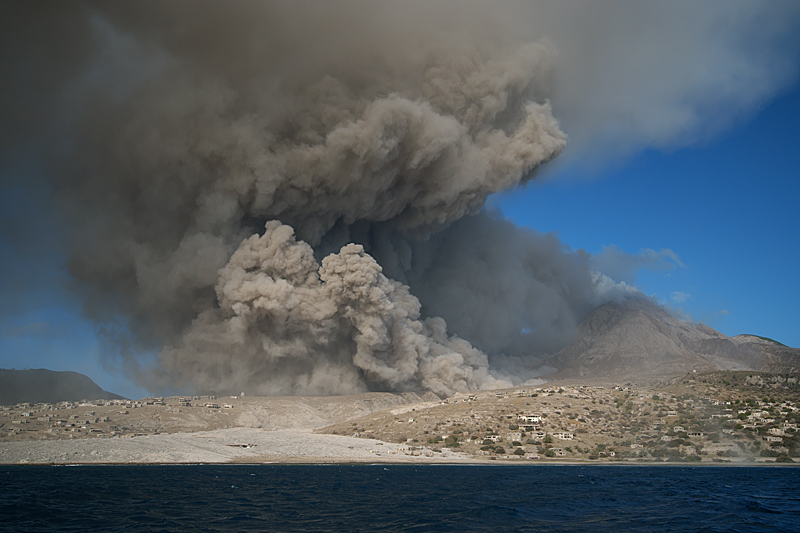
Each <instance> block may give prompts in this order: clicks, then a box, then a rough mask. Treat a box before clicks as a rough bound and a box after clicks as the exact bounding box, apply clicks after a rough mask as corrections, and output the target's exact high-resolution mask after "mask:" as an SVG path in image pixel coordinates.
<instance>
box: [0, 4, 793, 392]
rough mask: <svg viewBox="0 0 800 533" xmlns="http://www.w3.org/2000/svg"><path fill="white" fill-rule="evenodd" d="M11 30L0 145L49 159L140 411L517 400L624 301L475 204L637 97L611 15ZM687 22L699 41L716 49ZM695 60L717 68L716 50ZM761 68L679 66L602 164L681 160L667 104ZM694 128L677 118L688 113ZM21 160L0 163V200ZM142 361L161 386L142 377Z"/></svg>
mask: <svg viewBox="0 0 800 533" xmlns="http://www.w3.org/2000/svg"><path fill="white" fill-rule="evenodd" d="M715 5H717V7H718V6H719V4H715ZM736 5H737V6H738V7H737V10H734V13H733V15H730V16H729V17H727V18H726V20H727V21H728V22H730V24H729V25H728V26H725V28H734V29H737V31H738V28H740V27H741V25H746V20H747V17H748V16H751V15H752V14H753V11H752V10H750V9H744V8H742V5H740V4H736ZM651 7H652V6H651ZM661 9H662V8H658V9H654V11H653V12H656V11H659V10H661ZM700 9H701V10H705V9H706V8H700ZM754 9H756V11H758V8H754ZM625 10H630V11H631V12H632V13H634V14H636V17H637V18H636V20H638V21H639V22H641V23H642V24H643V25H644V28H639V29H636V25H635V24H631V23H625V22H623V19H624V17H621V16H620V13H622V12H623V11H625ZM15 11H18V12H19V13H18V16H15V17H11V19H14V20H16V21H17V22H18V24H17V25H16V26H17V27H16V29H15V28H11V27H9V31H8V32H3V34H4V39H6V41H7V44H8V45H9V46H8V47H6V46H4V47H3V48H4V50H5V52H4V56H3V63H4V65H6V69H7V72H9V73H10V75H9V78H10V79H13V80H15V83H11V84H9V85H8V86H7V88H6V89H4V91H5V94H7V95H8V98H3V99H2V100H3V103H0V105H1V106H2V108H0V109H2V112H3V116H4V117H8V118H9V120H8V121H4V124H5V125H4V127H3V128H2V137H0V138H2V139H3V141H4V143H5V141H6V140H8V141H9V144H6V145H5V146H12V145H13V146H14V148H15V149H16V148H17V147H19V146H28V147H31V148H29V149H30V150H31V151H32V153H34V154H36V156H41V157H42V158H43V159H44V160H45V161H46V163H45V164H46V166H47V167H48V172H49V178H48V182H49V186H50V188H51V189H52V191H53V192H52V197H53V198H54V200H53V201H54V203H55V204H56V208H57V215H58V219H59V220H60V221H62V222H63V224H64V227H65V229H64V230H63V233H64V234H65V237H64V245H65V246H66V249H67V250H68V269H69V273H70V275H71V277H72V280H73V289H74V290H75V291H76V293H77V294H79V295H80V298H81V300H82V302H83V307H84V312H85V314H86V315H87V316H89V317H90V318H92V319H93V320H95V321H97V322H98V323H99V324H102V325H103V328H104V329H105V331H107V333H108V335H107V340H108V342H109V345H110V346H115V350H114V351H115V352H116V353H117V355H119V356H120V357H121V358H122V362H123V367H124V368H126V369H127V370H128V371H129V372H134V373H135V374H136V375H137V377H138V379H139V380H140V382H143V383H145V384H147V385H148V386H150V387H153V388H156V389H158V388H161V389H167V388H172V389H173V390H174V389H176V388H177V389H180V390H203V391H216V392H238V391H241V390H246V391H248V392H255V393H268V394H320V393H321V394H333V393H347V392H354V391H363V390H408V389H415V390H416V389H428V390H433V391H435V392H437V393H440V394H448V393H450V392H452V391H454V390H465V389H475V388H485V387H493V386H497V385H499V384H502V383H504V382H501V381H498V380H502V379H507V380H509V381H520V380H525V379H531V378H535V377H536V376H537V375H538V374H539V373H540V371H539V370H537V367H538V363H537V361H538V360H539V359H538V358H539V356H541V355H543V354H546V353H548V352H551V351H553V350H556V349H558V348H559V347H560V346H562V345H564V344H566V343H567V342H569V341H570V340H571V339H572V336H573V335H574V331H575V326H576V324H578V323H579V322H580V321H581V320H582V319H583V318H584V317H585V316H587V315H588V313H589V312H590V311H591V309H593V307H594V306H596V305H598V304H599V303H602V301H604V299H607V298H609V297H611V296H609V295H611V294H618V293H619V292H620V291H619V290H617V289H614V288H613V287H612V288H609V287H608V279H607V278H602V281H603V283H599V282H598V279H601V278H598V275H597V274H596V273H594V272H593V271H592V261H591V258H590V257H589V256H588V254H585V253H583V252H580V251H578V252H575V251H572V250H570V249H569V248H568V247H567V246H565V245H564V244H562V243H561V242H559V241H558V239H557V238H556V237H555V236H553V235H541V234H538V233H536V232H534V231H532V230H523V229H519V228H516V227H514V226H513V225H511V224H510V223H508V222H506V221H504V220H502V219H501V218H500V217H499V216H498V215H496V214H493V213H490V212H487V211H485V210H484V209H483V206H484V203H485V202H486V200H487V198H488V197H489V196H490V195H492V194H493V193H495V192H498V191H502V190H508V189H511V188H514V187H517V186H520V185H524V184H525V183H526V182H527V181H528V180H530V179H532V178H533V177H534V176H535V175H536V174H537V172H538V171H539V169H541V168H542V165H544V164H545V163H547V162H549V161H551V160H553V159H554V158H555V157H556V156H557V155H558V154H559V153H560V152H561V151H562V150H563V149H564V148H565V146H566V139H567V135H566V134H565V133H564V131H566V132H567V133H569V134H570V135H571V136H574V137H575V139H576V141H577V142H576V145H577V146H578V148H579V149H582V148H585V147H586V146H589V145H591V144H592V143H590V142H589V141H590V140H591V139H595V140H598V142H597V143H596V145H597V146H604V144H603V143H604V142H605V141H604V140H603V138H604V137H605V136H606V135H607V133H608V131H607V130H606V129H604V128H601V127H600V126H599V125H604V124H607V123H608V117H607V116H605V115H603V112H604V111H602V110H603V109H606V110H609V109H610V110H611V112H614V111H613V110H615V109H616V110H617V111H618V112H620V110H621V109H623V108H622V107H621V106H622V104H621V102H626V101H628V100H627V99H626V94H627V95H633V94H638V91H639V87H640V86H641V84H642V83H643V82H642V81H641V80H640V79H639V78H638V77H637V79H630V76H628V77H627V78H626V80H627V81H628V82H630V86H624V87H623V86H619V85H614V86H613V87H612V86H607V85H604V84H607V80H609V79H616V78H617V77H618V76H619V75H620V74H622V73H624V72H626V69H627V68H629V67H631V66H632V65H633V66H635V65H637V64H638V63H637V61H633V60H631V58H630V57H628V56H626V55H625V54H619V53H618V52H619V50H620V46H621V43H619V42H618V40H617V38H618V36H619V35H620V34H619V33H614V32H612V31H611V30H612V29H620V31H622V30H624V31H622V33H621V35H622V36H623V37H624V38H625V39H630V43H629V45H630V46H631V47H632V48H635V46H636V44H637V39H638V40H640V41H641V40H644V41H647V42H649V41H648V39H650V37H649V36H648V34H647V32H646V31H644V30H645V29H647V28H650V27H654V24H655V23H656V22H660V21H661V20H663V17H654V16H653V13H652V12H648V11H642V10H641V9H639V8H637V7H634V6H633V4H630V3H626V2H612V3H611V4H609V8H608V10H607V11H604V12H602V13H598V12H597V9H596V8H595V7H592V6H590V5H588V4H583V3H569V2H568V3H565V4H564V7H557V8H556V7H554V6H553V5H549V4H541V5H539V4H530V3H513V2H509V3H504V4H502V5H501V6H497V5H495V4H492V5H489V4H484V3H477V2H457V3H447V2H440V3H435V4H433V5H431V4H430V3H424V2H419V3H417V2H398V3H389V2H326V3H310V2H309V3H306V2H293V3H277V2H276V3H259V2H253V3H246V2H242V3H235V4H230V3H225V4H223V3H217V2H203V1H200V2H171V3H156V2H139V3H124V4H123V3H119V4H107V3H93V2H84V3H74V4H70V5H68V6H65V5H64V4H63V3H53V4H49V3H38V4H36V5H35V6H34V7H18V8H17V9H15ZM670 13H672V14H673V15H674V14H675V12H672V11H671V12H670ZM698 18H699V20H700V21H701V22H700V23H699V26H698V24H696V23H695V22H692V24H690V25H689V26H690V27H691V28H692V32H694V33H691V34H692V35H695V33H696V35H700V34H701V32H700V31H699V28H701V27H703V26H702V24H704V23H705V24H708V25H710V24H711V22H710V20H711V19H710V18H709V17H706V16H701V17H698ZM59 20H68V21H70V24H65V25H61V24H59V23H58V21H59ZM667 20H671V21H672V22H675V24H677V19H676V18H675V17H672V18H667ZM770 20H772V19H770ZM703 21H704V22H703ZM731 21H733V22H736V23H737V24H738V25H737V24H733V22H731ZM6 26H9V23H8V20H6V22H5V24H4V28H5V27H6ZM725 28H723V29H725ZM12 30H13V31H12ZM23 30H26V31H23ZM589 30H591V31H589ZM772 30H773V33H775V34H780V33H781V31H782V29H781V28H774V27H773V28H772ZM615 31H616V30H615ZM731 31H732V30H731ZM587 36H588V37H587ZM615 36H617V37H615ZM590 37H591V38H592V39H596V41H593V43H588V44H587V38H590ZM708 38H709V39H711V40H712V41H713V42H715V43H717V42H719V43H722V44H719V47H718V48H719V49H721V50H727V49H728V48H726V46H727V43H728V42H729V41H731V32H730V31H727V30H726V31H724V32H723V36H722V37H721V38H717V37H708ZM590 40H591V39H590ZM670 42H672V43H673V44H675V43H677V42H678V39H677V37H676V38H675V39H674V40H672V41H670ZM698 42H701V43H702V42H703V40H702V39H700V38H699V37H698ZM581 43H582V44H581ZM589 44H592V46H589ZM584 45H585V46H584ZM576 46H578V48H576ZM10 50H18V52H14V53H12V52H9V51H10ZM581 50H583V51H581ZM668 50H669V52H668V53H669V54H674V56H671V57H673V58H683V57H684V56H686V55H687V52H686V50H683V49H676V48H675V47H674V46H670V47H668ZM620 57H621V59H620ZM726 57H727V56H724V57H722V60H720V63H725V60H726ZM760 57H763V54H762V55H759V54H753V55H751V56H748V55H747V54H744V56H743V57H741V58H739V61H737V62H736V64H734V65H728V66H726V65H725V64H723V65H722V66H719V65H717V66H718V67H719V68H717V69H716V70H715V71H713V72H711V73H710V74H708V75H707V76H706V77H701V78H702V79H700V81H698V79H697V78H696V77H693V76H691V75H688V74H687V73H689V74H691V73H692V72H693V70H692V69H693V68H696V67H697V66H698V63H696V62H695V63H692V64H691V65H689V66H687V67H686V72H682V71H681V68H682V67H675V68H672V69H666V74H667V75H669V76H676V77H677V78H678V80H677V81H676V82H675V84H674V86H675V88H674V90H672V91H667V92H666V93H663V94H662V93H654V94H652V95H650V96H648V97H647V98H645V99H644V101H643V103H642V105H638V103H637V105H633V106H631V107H630V108H625V109H630V110H631V111H630V114H629V115H625V117H624V120H622V122H623V123H625V124H629V125H631V127H630V128H628V129H625V133H624V134H623V135H619V136H618V137H619V140H620V142H622V143H623V144H625V146H628V147H631V146H633V147H635V146H640V145H642V144H658V145H668V144H670V143H673V142H676V141H675V139H676V138H679V137H681V136H682V135H683V134H684V133H686V132H687V131H692V130H693V129H696V126H697V124H699V123H700V121H693V120H688V121H687V120H684V121H681V120H677V119H676V118H675V117H674V116H673V117H672V118H670V119H669V120H667V121H666V122H664V121H663V120H662V119H663V118H664V117H665V116H667V115H670V109H671V107H670V106H671V102H674V101H675V100H682V101H684V100H685V99H683V97H684V96H685V95H686V94H688V93H691V94H695V93H698V94H699V93H702V92H703V91H698V90H697V87H701V88H711V89H713V88H714V87H718V86H719V84H720V83H726V80H729V79H730V77H731V76H734V75H737V74H736V73H737V72H742V70H741V69H739V67H740V66H742V65H744V66H748V65H750V66H752V65H753V64H755V63H757V61H756V59H758V58H760ZM592 58H598V64H597V65H595V66H592V65H591V64H590V63H591V62H592V61H593V60H592ZM610 58H613V59H614V61H611V60H610ZM606 60H608V61H606ZM669 64H670V65H673V66H674V65H675V64H677V62H673V63H669ZM32 65H35V66H36V68H35V69H32V68H30V67H31V66H32ZM605 66H609V69H608V71H605V72H603V73H602V75H601V74H600V73H598V69H600V70H602V69H601V68H600V67H603V68H604V67H605ZM773 66H774V65H773ZM778 67H780V65H778ZM778 67H775V68H772V67H770V68H766V67H765V68H762V69H755V70H753V72H756V73H757V74H759V75H761V78H760V79H762V82H761V83H760V84H759V86H758V87H757V88H755V89H753V90H751V91H748V90H745V89H742V90H741V91H735V92H734V93H732V94H731V95H727V96H729V98H728V99H727V100H726V101H729V102H733V103H735V104H740V103H744V104H747V105H751V106H753V105H756V104H757V103H758V102H760V101H761V100H763V98H764V97H765V96H764V95H767V94H771V91H772V92H774V90H776V88H777V87H779V86H780V85H781V83H783V82H784V81H785V77H786V76H785V72H786V69H782V68H778ZM742 68H744V67H742ZM676 69H677V70H676ZM737 69H739V70H737ZM654 70H655V68H654ZM765 72H766V73H767V74H769V73H775V72H777V73H778V74H780V75H778V74H775V75H771V76H766V75H764V73H765ZM42 73H44V74H42ZM655 77H656V78H658V76H655ZM641 78H642V79H644V78H647V80H645V83H646V84H648V83H650V78H652V77H647V76H644V75H643V76H641ZM681 79H683V80H684V81H685V83H683V84H682V83H681V82H680V80H681ZM593 80H594V81H597V80H600V81H602V82H603V83H600V84H598V85H597V87H599V90H595V89H594V88H593ZM709 80H711V81H709ZM653 83H656V82H653ZM698 83H699V85H698ZM637 84H638V85H637ZM612 85H613V84H612ZM648 86H649V85H648ZM647 94H649V93H647ZM703 94H705V93H703ZM10 101H13V102H14V104H13V105H11V104H9V102H10ZM637 102H638V101H637ZM698 102H700V103H697V102H694V101H689V103H688V104H686V105H687V106H688V109H690V110H694V111H697V112H698V113H699V114H701V115H702V114H703V113H704V112H705V107H704V105H705V104H704V102H706V100H705V99H703V98H700V99H699V100H698ZM554 109H555V110H556V112H555V113H554V112H553V110H554ZM651 111H652V113H651ZM714 112H715V113H716V109H715V110H714ZM554 114H555V116H556V117H558V116H559V114H561V116H563V117H564V121H563V123H561V124H560V123H559V122H558V121H557V120H556V118H554ZM620 116H621V115H620ZM676 116H678V117H679V116H680V115H676ZM714 116H724V113H723V114H722V115H719V114H716V115H714ZM676 120H677V124H678V125H677V126H670V124H673V123H676ZM653 132H661V133H659V134H657V135H656V134H655V133H653ZM15 158H16V159H15ZM18 159H19V157H18V156H14V155H13V153H12V150H10V149H5V150H4V151H3V160H2V164H3V176H4V179H6V176H7V175H8V172H7V170H8V168H9V165H10V164H9V163H8V161H12V162H13V163H14V165H18V164H19V161H18ZM623 289H625V290H628V289H629V287H623ZM615 291H616V292H615ZM147 352H156V353H157V358H156V364H155V365H154V366H150V365H149V364H146V363H141V364H140V363H139V360H140V356H139V355H138V354H141V353H147ZM508 376H512V377H511V378H509V377H508Z"/></svg>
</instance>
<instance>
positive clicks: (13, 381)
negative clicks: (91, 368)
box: [0, 368, 122, 405]
mask: <svg viewBox="0 0 800 533" xmlns="http://www.w3.org/2000/svg"><path fill="white" fill-rule="evenodd" d="M120 398H122V396H118V395H116V394H113V393H110V392H108V391H104V390H103V389H101V388H100V387H99V386H98V385H97V384H96V383H95V382H94V381H92V380H91V379H90V378H89V377H87V376H85V375H83V374H79V373H77V372H55V371H53V370H45V369H43V368H39V369H34V370H7V369H1V368H0V405H14V404H17V403H23V402H24V403H56V402H64V401H78V400H111V399H120Z"/></svg>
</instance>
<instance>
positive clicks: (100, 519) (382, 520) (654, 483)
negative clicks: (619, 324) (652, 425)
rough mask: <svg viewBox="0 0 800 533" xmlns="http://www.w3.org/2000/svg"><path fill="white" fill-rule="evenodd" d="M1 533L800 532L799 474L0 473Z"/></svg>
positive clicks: (583, 469)
mask: <svg viewBox="0 0 800 533" xmlns="http://www.w3.org/2000/svg"><path fill="white" fill-rule="evenodd" d="M0 531H24V532H34V531H48V532H50V531H56V532H58V531H81V532H83V531H148V532H150V531H155V532H158V531H164V532H167V531H192V532H195V531H197V532H202V531H237V532H238V531H303V532H308V531H435V532H448V531H549V532H557V531H615V532H617V531H654V532H656V531H657V532H663V531H754V532H756V531H757V532H763V531H781V532H783V531H800V469H797V468H792V467H754V468H739V467H732V468H724V467H723V468H720V467H663V466H661V467H659V466H653V467H649V466H543V465H536V466H533V465H527V466H443V465H442V466H434V465H225V466H212V465H193V466H76V467H63V466H62V467H57V466H12V467H9V466H3V467H0Z"/></svg>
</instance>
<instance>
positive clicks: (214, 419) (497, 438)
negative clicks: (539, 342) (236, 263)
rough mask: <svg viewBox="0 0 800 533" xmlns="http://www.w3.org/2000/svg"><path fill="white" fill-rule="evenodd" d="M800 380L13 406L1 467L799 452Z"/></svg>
mask: <svg viewBox="0 0 800 533" xmlns="http://www.w3.org/2000/svg"><path fill="white" fill-rule="evenodd" d="M799 423H800V385H799V384H798V376H795V375H775V374H758V373H749V372H717V373H711V374H688V375H686V376H684V377H683V378H679V379H676V380H673V381H672V382H670V383H662V384H660V385H655V386H650V385H646V386H644V385H643V386H637V385H635V384H631V383H625V384H614V383H613V382H608V383H603V384H597V383H596V382H595V383H594V384H592V385H588V384H585V383H582V382H579V381H572V382H566V381H565V382H561V383H553V384H547V385H544V386H539V387H518V388H514V389H506V390H500V391H481V392H475V393H459V394H456V395H454V396H452V397H450V398H446V399H440V398H438V397H437V396H435V395H433V394H416V393H403V394H390V393H366V394H359V395H352V396H340V397H325V398H301V397H289V398H256V397H222V398H214V397H191V398H179V397H172V398H146V399H143V400H140V401H128V400H96V401H93V402H61V403H58V404H16V405H14V406H4V407H2V410H0V463H4V464H31V463H36V464H42V463H44V464H50V463H56V464H70V463H226V462H253V463H263V462H379V461H391V462H405V461H421V462H428V461H434V462H484V461H485V462H488V461H498V460H499V461H506V462H517V463H518V462H520V461H523V462H550V461H579V462H583V461H588V462H695V463H698V462H701V463H733V464H752V463H756V462H776V461H777V462H792V461H795V460H798V459H797V456H800V432H798V424H799Z"/></svg>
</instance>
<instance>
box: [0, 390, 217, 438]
mask: <svg viewBox="0 0 800 533" xmlns="http://www.w3.org/2000/svg"><path fill="white" fill-rule="evenodd" d="M214 399H216V398H215V397H214V396H192V397H186V398H184V397H182V398H160V397H154V398H142V399H141V400H126V399H112V400H91V401H87V400H83V401H79V402H58V403H53V404H50V403H19V404H16V405H11V406H0V440H1V439H20V438H32V437H31V435H32V434H36V438H60V437H70V438H75V437H114V436H139V435H143V434H145V433H147V431H146V430H144V429H142V428H133V427H129V426H132V425H133V423H132V420H131V417H130V415H132V414H133V412H134V410H138V409H145V408H147V407H151V408H156V409H158V408H166V409H167V410H169V409H170V408H172V407H192V406H196V407H201V408H205V409H220V408H223V409H225V408H232V407H233V405H231V404H227V403H226V404H223V405H222V406H220V405H218V404H216V403H213V402H212V400H214ZM155 432H157V431H155Z"/></svg>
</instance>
